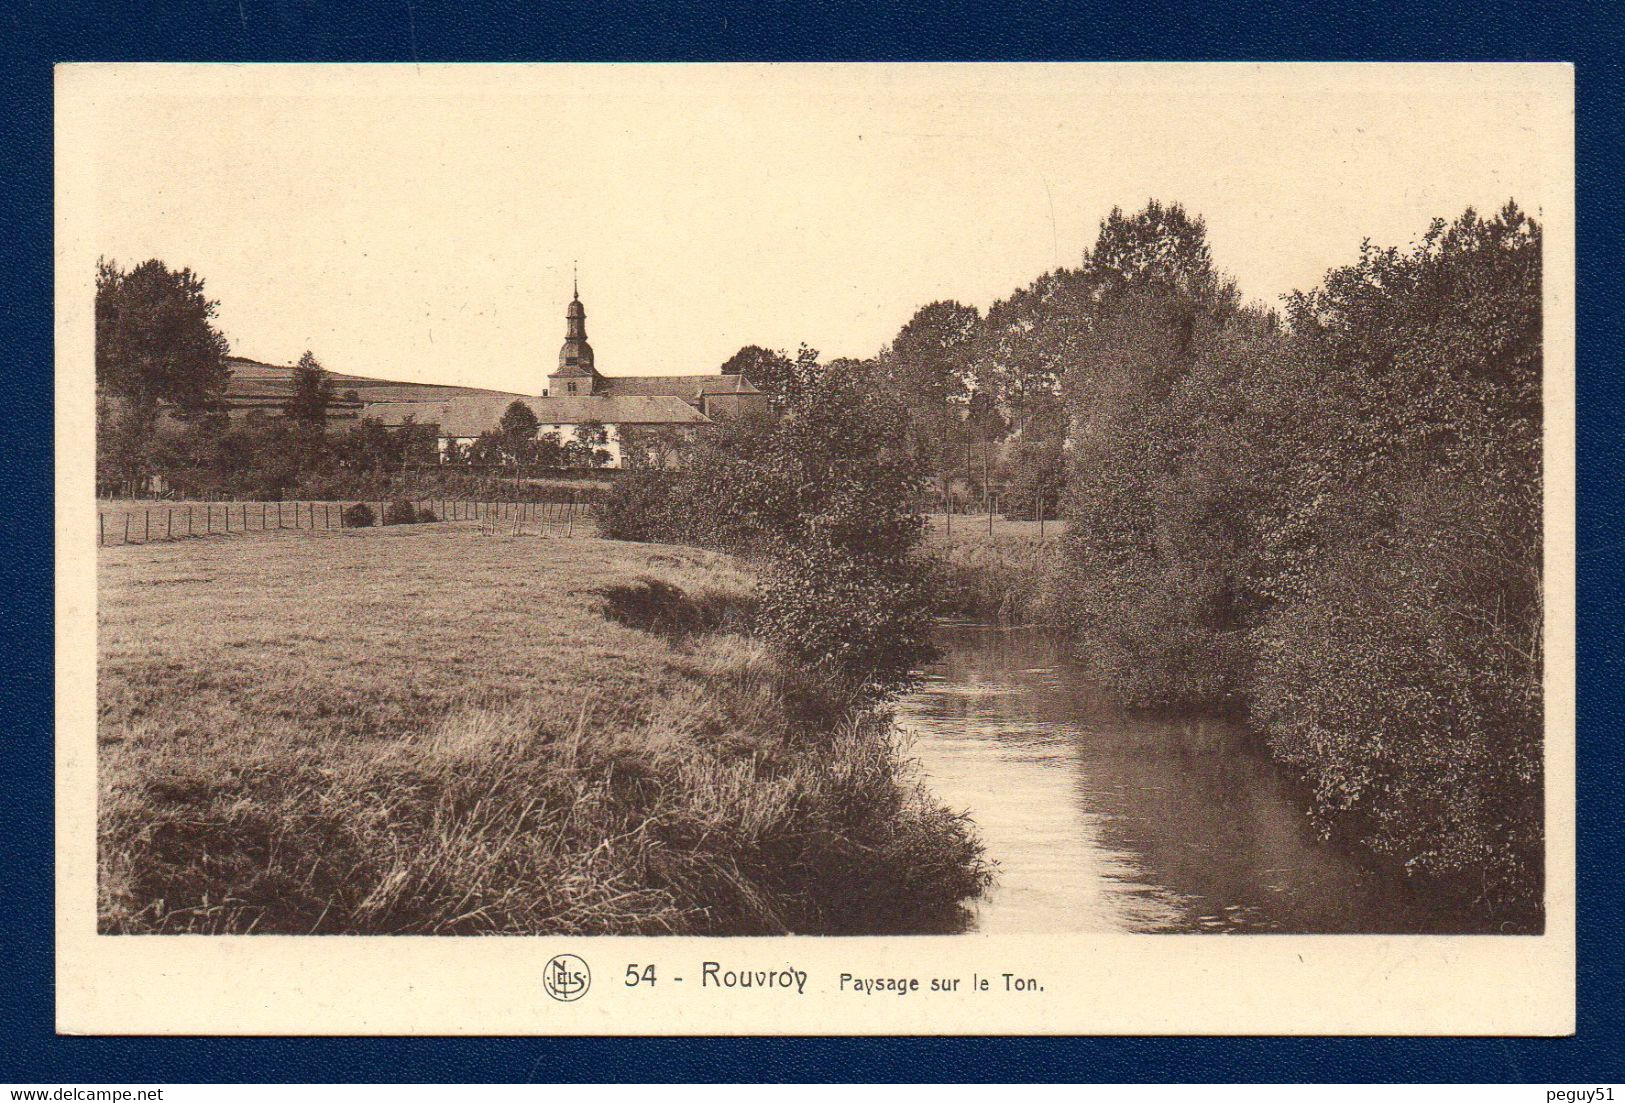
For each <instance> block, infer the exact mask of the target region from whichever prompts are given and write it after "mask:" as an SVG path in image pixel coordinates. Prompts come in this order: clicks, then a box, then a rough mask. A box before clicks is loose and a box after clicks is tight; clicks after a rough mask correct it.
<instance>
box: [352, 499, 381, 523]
mask: <svg viewBox="0 0 1625 1103" xmlns="http://www.w3.org/2000/svg"><path fill="white" fill-rule="evenodd" d="M377 520H378V517H377V515H376V514H374V513H373V511H372V507H371V506H369V505H368V504H367V503H366V502H357V503H356V504H355V505H353V506H350V507H349V508H348V509H346V510H345V511H344V527H345V528H347V529H365V528H371V527H372V526H373V524H374V522H376V521H377Z"/></svg>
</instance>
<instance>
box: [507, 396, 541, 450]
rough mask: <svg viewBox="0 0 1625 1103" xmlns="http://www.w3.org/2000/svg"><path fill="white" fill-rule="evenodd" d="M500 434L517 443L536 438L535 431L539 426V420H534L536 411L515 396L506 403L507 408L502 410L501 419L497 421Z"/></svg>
mask: <svg viewBox="0 0 1625 1103" xmlns="http://www.w3.org/2000/svg"><path fill="white" fill-rule="evenodd" d="M497 425H498V427H499V428H500V429H501V430H502V435H503V436H505V437H507V438H508V439H509V440H511V441H513V442H514V443H515V446H516V447H517V446H518V445H519V444H521V443H523V442H526V441H532V440H535V439H536V431H537V430H538V429H540V428H541V422H539V421H537V420H536V411H535V410H532V409H531V408H530V405H529V404H528V403H526V402H525V401H524V400H523V399H519V398H516V399H514V400H513V401H512V402H510V403H508V408H507V409H506V410H504V411H502V420H501V421H499V422H498V423H497Z"/></svg>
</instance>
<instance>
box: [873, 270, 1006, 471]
mask: <svg viewBox="0 0 1625 1103" xmlns="http://www.w3.org/2000/svg"><path fill="white" fill-rule="evenodd" d="M981 321H982V319H981V315H980V314H979V313H978V312H977V310H976V308H975V307H969V306H964V305H961V304H960V303H957V302H947V301H944V302H935V303H931V304H930V305H928V306H924V307H921V308H920V309H919V310H918V311H917V312H915V315H914V317H913V318H911V319H910V320H909V321H908V323H907V324H905V325H904V326H903V328H902V330H901V331H899V332H898V334H897V336H896V337H895V338H893V340H892V342H891V344H890V345H888V346H887V347H886V348H885V349H884V350H882V352H881V354H880V357H879V362H878V364H877V369H878V370H877V375H878V377H879V379H880V381H881V383H882V385H884V386H886V387H887V388H888V389H889V390H890V391H891V392H892V394H893V395H895V396H896V397H897V399H898V400H899V401H901V402H902V403H903V405H904V407H905V408H906V409H907V410H908V413H909V428H910V433H909V440H910V443H911V447H912V448H913V449H914V451H915V454H916V455H917V456H918V457H919V459H920V462H921V463H922V464H923V465H925V467H926V469H927V470H929V471H931V472H932V473H933V474H935V475H937V476H938V478H940V479H943V480H946V479H948V478H950V477H951V476H952V474H953V472H954V470H955V467H956V465H957V463H958V462H959V457H960V456H961V453H962V446H963V444H964V443H965V441H964V440H963V439H962V438H963V436H964V434H963V432H962V426H963V423H964V418H963V416H962V415H963V414H964V412H965V409H966V404H967V403H968V402H969V400H970V398H971V396H972V395H973V394H977V393H980V392H979V391H978V389H977V383H978V381H977V379H976V374H975V367H974V359H973V354H974V353H975V351H976V348H977V342H978V339H979V336H980V330H981ZM984 406H985V404H984ZM979 428H986V425H985V424H983V425H979Z"/></svg>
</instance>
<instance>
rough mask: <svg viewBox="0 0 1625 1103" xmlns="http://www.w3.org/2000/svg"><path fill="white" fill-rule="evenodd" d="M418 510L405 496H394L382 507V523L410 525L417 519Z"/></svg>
mask: <svg viewBox="0 0 1625 1103" xmlns="http://www.w3.org/2000/svg"><path fill="white" fill-rule="evenodd" d="M417 519H418V511H417V510H416V509H414V508H412V503H411V502H408V501H407V500H406V499H405V498H396V499H395V500H394V501H393V502H390V503H389V505H387V506H385V507H384V524H386V525H410V524H413V523H415V522H416V521H417Z"/></svg>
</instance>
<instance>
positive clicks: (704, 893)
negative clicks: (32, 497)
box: [98, 524, 987, 934]
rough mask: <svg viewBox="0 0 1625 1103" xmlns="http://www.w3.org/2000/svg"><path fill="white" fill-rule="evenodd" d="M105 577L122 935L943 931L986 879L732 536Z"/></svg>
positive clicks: (459, 539)
mask: <svg viewBox="0 0 1625 1103" xmlns="http://www.w3.org/2000/svg"><path fill="white" fill-rule="evenodd" d="M99 575H100V597H99V633H100V635H99V648H100V651H99V656H100V657H99V663H100V665H99V679H98V700H99V716H100V720H99V729H98V735H99V740H100V748H99V782H100V796H99V831H100V840H99V889H100V891H99V898H100V899H99V911H100V916H99V925H100V929H101V930H102V931H104V932H109V933H154V932H198V933H244V932H280V933H402V934H435V933H438V934H468V933H507V934H535V933H613V934H635V933H650V934H654V933H711V934H746V933H778V932H807V933H884V932H900V931H936V930H950V929H953V928H954V927H955V926H956V925H957V924H958V922H959V921H960V917H961V914H962V912H961V906H962V903H963V902H964V901H966V900H968V899H969V898H971V897H973V896H974V895H976V894H977V893H978V892H979V891H980V890H981V889H982V888H983V887H984V886H985V884H986V880H987V867H986V866H985V864H984V862H983V860H982V857H981V852H980V848H979V846H978V845H977V843H976V841H975V839H974V837H973V835H972V832H971V828H970V825H969V824H968V823H967V822H966V821H965V820H964V819H963V818H961V817H959V816H957V815H954V814H952V813H951V812H950V811H948V810H946V809H944V808H942V807H940V806H938V805H937V804H936V803H935V802H934V801H933V800H932V799H931V797H930V796H929V794H928V793H927V792H926V791H925V790H924V789H923V788H921V787H920V786H919V785H918V783H917V782H916V780H915V779H914V777H913V775H912V773H911V771H910V767H909V764H908V760H907V758H906V756H905V755H904V754H903V753H902V749H901V748H899V747H898V746H897V745H896V744H895V741H894V738H895V737H894V736H893V734H892V729H891V726H890V723H889V719H888V718H887V717H885V716H884V715H879V714H873V713H857V714H854V713H852V712H850V711H848V710H846V709H844V708H843V707H842V705H841V704H840V702H839V701H838V700H837V698H836V696H835V694H834V691H833V690H832V689H831V688H830V687H827V686H824V685H820V684H817V683H814V682H811V681H808V680H807V678H806V676H805V675H804V674H800V673H798V672H796V671H792V670H788V669H786V668H785V666H784V665H783V664H781V663H780V662H778V661H777V660H776V659H775V657H774V655H773V654H772V653H771V652H770V651H769V650H768V649H766V648H765V647H764V646H763V645H762V643H760V642H759V641H758V640H756V639H753V638H751V637H749V636H747V635H746V634H744V632H743V630H742V629H743V627H744V625H745V623H746V621H747V619H748V618H749V616H750V613H751V609H752V607H753V603H754V600H755V596H754V580H753V578H752V577H751V575H750V574H749V573H748V571H747V570H745V569H744V568H743V567H742V566H741V565H740V564H738V563H736V562H735V561H733V560H730V559H728V558H726V557H724V556H720V555H715V554H710V553H706V552H701V551H697V550H694V549H689V548H679V547H672V546H664V545H650V544H630V543H619V542H614V541H607V540H598V539H581V538H576V539H558V538H551V537H548V536H544V535H537V534H522V535H514V534H513V531H512V530H508V529H493V528H492V527H490V526H485V527H481V526H471V525H450V524H429V525H418V526H402V527H395V528H378V529H367V530H351V531H342V532H317V533H310V532H294V531H288V532H280V533H279V532H271V533H267V534H264V535H250V536H234V537H225V538H216V539H209V540H195V541H179V542H174V543H153V544H151V545H136V546H128V547H113V548H104V549H102V550H101V552H100V562H99Z"/></svg>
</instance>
